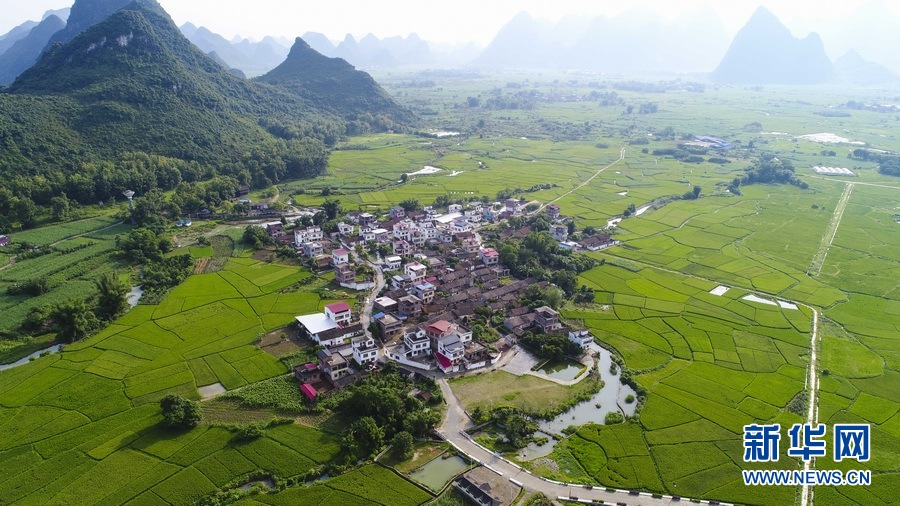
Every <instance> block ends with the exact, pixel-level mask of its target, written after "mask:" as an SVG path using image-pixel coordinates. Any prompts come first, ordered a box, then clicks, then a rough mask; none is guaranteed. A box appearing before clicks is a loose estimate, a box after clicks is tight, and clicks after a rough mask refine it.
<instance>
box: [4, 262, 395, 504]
mask: <svg viewBox="0 0 900 506" xmlns="http://www.w3.org/2000/svg"><path fill="white" fill-rule="evenodd" d="M306 276H309V273H308V272H306V271H303V270H300V269H298V268H295V267H288V266H283V265H277V264H269V263H260V262H256V261H254V260H250V259H242V258H232V259H229V261H228V263H227V265H226V266H225V269H224V270H223V271H221V272H218V273H213V274H204V275H196V276H192V277H191V278H189V279H188V280H187V281H186V282H185V283H184V284H182V285H181V286H179V287H178V288H176V289H175V290H173V291H172V293H171V294H170V295H169V296H168V297H167V298H166V299H165V300H164V301H163V302H162V303H161V304H160V305H158V306H149V305H141V306H138V307H136V308H135V309H133V310H132V311H130V312H129V313H127V314H126V315H125V316H123V317H122V318H121V319H119V320H118V321H117V322H116V323H115V324H113V325H111V326H110V327H108V328H107V329H106V330H104V331H103V332H102V333H100V334H99V335H97V336H94V337H92V338H90V339H88V340H86V341H83V342H79V343H77V344H74V345H70V346H68V347H67V348H66V349H65V350H64V351H63V352H62V353H59V354H57V355H53V356H50V357H45V358H41V359H39V360H36V361H34V362H32V363H30V364H28V365H25V366H22V367H20V368H16V369H12V370H9V371H4V372H3V373H0V392H2V393H0V406H2V408H0V465H2V467H3V469H4V472H3V473H2V476H0V497H2V498H3V501H2V502H3V503H4V504H13V503H22V504H126V503H133V504H148V503H153V504H166V503H168V504H189V503H193V502H196V501H197V500H198V499H199V498H201V497H203V496H205V495H207V494H209V493H211V492H213V491H215V490H217V489H218V488H219V487H222V486H223V485H225V484H227V483H229V482H231V481H233V480H236V479H237V478H239V477H241V476H244V475H246V474H248V473H251V472H255V471H257V470H262V471H264V472H266V473H270V474H274V475H278V476H282V477H289V476H295V475H300V474H304V473H306V472H307V471H308V470H310V469H311V468H313V467H315V466H317V465H320V464H324V463H327V462H329V461H330V460H331V459H332V458H334V456H335V455H336V454H337V452H338V449H339V445H338V441H337V439H336V436H333V435H331V434H328V433H325V432H322V431H319V430H316V429H313V428H309V427H303V426H300V425H288V426H278V427H275V428H271V429H269V430H267V432H266V435H265V436H264V437H262V438H260V439H257V440H254V441H252V442H246V443H239V442H236V441H234V434H233V433H232V432H230V431H228V430H225V429H222V428H216V427H213V426H208V425H201V426H199V427H197V428H196V429H193V430H190V431H187V432H172V431H170V430H167V429H164V428H162V427H161V425H160V420H161V415H160V409H159V404H158V401H159V399H160V398H162V397H163V396H165V395H167V394H170V393H176V394H179V395H182V396H184V397H187V398H191V399H197V398H199V393H198V391H197V387H198V386H203V385H209V384H212V383H222V384H223V385H224V386H225V387H226V388H228V389H234V388H238V387H241V386H243V385H247V384H249V383H254V382H257V381H261V380H264V379H267V378H271V377H274V376H278V375H280V374H283V373H285V372H287V369H286V367H285V366H284V365H283V364H282V363H281V362H280V361H278V359H276V358H275V357H273V356H271V355H269V354H267V353H265V352H263V351H260V350H259V349H258V348H257V347H256V346H255V345H254V343H255V341H256V340H257V338H258V336H260V335H261V334H263V333H265V332H267V331H270V330H273V329H276V328H279V327H282V326H284V325H286V324H288V323H290V322H291V321H292V320H293V318H294V316H296V315H297V314H302V313H304V312H307V313H308V312H314V311H319V310H322V308H323V305H324V304H325V303H327V302H328V301H322V300H320V299H319V297H318V296H317V295H316V294H315V293H310V292H307V291H303V290H302V289H301V290H300V291H293V292H286V293H279V291H280V290H282V289H284V288H286V287H288V286H290V285H292V284H294V283H295V282H296V281H298V280H300V279H302V278H304V277H306ZM400 481H401V482H402V480H400ZM401 485H402V483H401ZM335 486H337V485H335Z"/></svg>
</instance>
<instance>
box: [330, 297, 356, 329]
mask: <svg viewBox="0 0 900 506" xmlns="http://www.w3.org/2000/svg"><path fill="white" fill-rule="evenodd" d="M325 316H327V317H329V318H331V319H332V320H334V321H335V322H336V323H337V324H339V325H343V324H346V323H350V320H351V319H352V318H353V312H352V311H351V309H350V304H347V303H346V302H335V303H333V304H328V305H327V306H325Z"/></svg>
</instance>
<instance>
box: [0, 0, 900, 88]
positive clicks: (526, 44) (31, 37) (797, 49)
mask: <svg viewBox="0 0 900 506" xmlns="http://www.w3.org/2000/svg"><path fill="white" fill-rule="evenodd" d="M131 1H132V0H94V1H93V2H91V4H90V5H84V4H83V3H80V4H76V6H75V7H73V9H72V12H71V16H70V19H69V21H68V23H67V24H66V25H65V27H64V28H62V29H60V28H59V26H60V20H62V19H65V16H66V15H68V12H65V13H62V12H59V13H48V14H47V15H45V16H44V19H43V20H42V21H41V22H37V21H29V22H26V23H24V24H22V25H20V26H18V27H16V28H14V29H13V30H12V31H10V32H9V33H7V34H5V35H3V36H0V85H4V84H5V85H8V84H10V83H11V82H12V81H13V80H14V79H15V77H16V76H17V75H18V74H19V73H21V72H22V71H23V70H24V69H26V68H28V66H30V65H31V64H32V63H33V62H34V61H36V60H37V58H38V56H39V55H40V53H41V52H43V51H44V50H46V49H48V48H50V47H51V46H52V45H53V44H55V43H64V42H67V41H70V40H71V39H72V38H73V37H74V34H77V33H79V32H80V31H82V30H84V29H85V28H86V27H89V26H91V25H93V24H95V23H96V22H97V21H98V20H100V19H104V18H105V17H108V16H109V14H111V13H112V12H115V11H117V10H119V9H121V8H122V7H124V6H125V5H127V4H129V3H130V2H131ZM53 15H56V16H57V18H59V19H53ZM897 22H898V20H897V18H896V17H894V16H893V15H892V14H891V13H890V11H889V10H888V9H887V7H886V6H885V5H884V3H883V1H882V0H872V1H871V2H870V3H869V4H867V5H866V6H865V7H863V8H861V9H859V10H857V11H856V12H855V13H854V14H853V15H852V16H849V17H848V18H847V19H846V20H842V21H841V23H839V24H828V23H823V29H824V30H825V31H824V32H823V33H827V34H828V36H827V38H825V39H824V40H825V41H824V42H823V38H822V37H820V36H819V35H817V33H810V34H809V35H807V36H805V37H803V38H797V37H795V36H793V35H792V34H791V32H790V31H789V30H788V29H787V27H786V26H785V25H784V24H783V23H782V22H781V21H780V20H779V19H778V18H777V17H776V16H775V15H773V14H772V13H771V12H769V11H768V10H766V9H765V8H760V9H758V10H757V11H756V12H755V13H754V14H753V16H752V17H751V18H750V20H749V21H748V22H747V24H746V25H745V26H744V28H742V29H741V30H740V32H738V34H737V35H736V36H735V37H734V38H733V40H729V36H728V34H727V32H726V31H725V29H724V27H723V25H722V23H721V21H720V20H719V19H718V17H717V16H716V14H715V12H714V11H713V10H712V9H710V8H708V7H704V8H701V9H698V10H696V11H693V12H688V13H685V14H683V15H681V16H680V17H678V18H676V19H674V20H665V19H662V18H660V17H659V16H657V15H655V14H654V13H653V12H650V11H647V10H641V9H637V8H634V9H631V10H628V11H625V12H623V13H621V14H618V15H616V16H613V17H604V16H601V17H596V18H590V17H583V16H581V17H579V16H567V17H564V18H562V19H560V20H559V21H557V22H555V23H551V22H548V21H545V20H539V19H534V18H532V17H531V16H529V15H528V14H526V13H524V12H523V13H520V14H518V15H516V16H515V17H514V18H513V19H512V20H510V21H509V22H508V23H507V24H506V25H505V26H503V27H502V28H501V29H500V30H499V32H498V33H497V35H496V36H495V37H494V39H493V40H492V41H491V43H490V44H489V45H488V46H487V47H486V48H484V49H483V50H481V49H479V48H477V47H476V46H474V44H466V45H446V44H444V45H442V44H434V43H431V42H428V41H425V40H423V39H422V38H420V37H419V36H418V35H417V34H415V33H413V34H410V35H408V36H406V37H399V36H395V37H387V38H378V37H376V36H374V35H372V34H368V35H366V36H364V37H362V38H360V39H357V38H355V37H354V36H352V35H349V34H348V35H346V36H345V37H344V38H343V39H342V40H339V41H335V40H331V39H329V38H328V37H326V36H325V35H323V34H321V33H317V32H307V33H305V34H304V35H303V37H302V38H303V40H304V41H305V43H306V44H308V45H309V47H310V48H312V49H314V50H315V51H317V52H319V53H321V54H323V55H325V56H328V57H334V58H341V59H343V60H345V61H346V62H348V63H350V64H351V65H353V66H355V67H357V68H362V69H378V68H380V69H390V68H396V67H403V66H419V67H458V66H473V67H482V68H509V69H515V68H518V69H581V70H588V71H597V72H606V73H639V72H653V73H693V74H707V73H711V74H710V77H711V78H712V80H714V81H716V82H720V83H736V84H770V83H771V84H774V83H782V84H815V83H821V82H828V81H831V80H840V81H845V82H853V83H857V84H879V83H885V82H891V81H895V80H896V79H897V77H896V73H898V72H900V53H898V52H896V51H894V50H893V48H896V47H900V31H898V30H896V29H895V27H896V24H897ZM180 30H181V32H182V33H183V34H184V36H185V37H187V38H188V39H189V40H190V41H191V42H192V43H193V44H194V45H195V46H197V47H198V48H200V49H201V50H202V51H203V52H204V53H206V54H208V55H211V56H212V57H213V59H215V60H216V61H218V62H219V63H220V64H221V65H222V66H224V67H225V68H226V69H228V70H231V71H232V73H234V74H235V75H239V76H240V75H245V76H250V77H254V76H260V75H262V74H265V73H266V72H269V71H271V70H272V69H274V68H276V67H277V66H279V65H281V64H282V63H283V62H284V61H285V59H286V58H287V56H288V53H289V51H290V49H291V45H292V42H291V41H290V40H287V39H282V38H275V37H265V38H264V39H262V40H261V41H251V40H249V39H243V38H240V37H237V38H235V39H232V40H228V39H226V38H225V37H222V36H221V35H218V34H216V33H214V32H212V31H211V30H209V29H207V28H205V27H198V26H195V25H193V24H191V23H186V24H184V25H182V26H181V28H180ZM51 32H53V33H52V34H51ZM886 42H887V43H886ZM838 50H839V52H835V51H838ZM826 51H829V52H830V53H831V54H832V55H833V57H836V56H838V55H842V59H835V60H834V63H832V60H830V59H829V57H828V54H827V53H826ZM843 56H847V58H843ZM841 60H842V61H841ZM875 62H879V63H881V64H883V65H879V63H875Z"/></svg>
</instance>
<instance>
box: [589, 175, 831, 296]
mask: <svg viewBox="0 0 900 506" xmlns="http://www.w3.org/2000/svg"><path fill="white" fill-rule="evenodd" d="M767 190H768V189H767ZM770 192H771V193H772V194H773V195H774V197H771V198H770V194H769V193H763V192H762V191H761V190H759V189H755V188H753V187H751V188H750V189H749V190H748V192H747V193H748V196H747V197H742V198H741V200H734V199H726V198H717V197H709V198H706V199H704V200H705V202H704V203H703V205H702V206H700V205H698V204H697V203H696V202H690V201H675V202H672V203H670V204H667V205H666V207H665V208H663V210H662V211H656V212H651V213H647V214H645V215H642V216H640V217H637V218H632V219H628V220H625V221H623V222H622V223H621V224H620V227H621V228H622V229H623V231H624V232H625V233H623V234H621V236H620V238H621V239H622V240H624V241H626V243H627V244H628V246H629V247H628V248H613V249H610V250H607V251H605V252H603V253H602V254H597V256H598V257H606V258H608V257H609V256H610V255H614V256H618V257H621V258H625V259H629V260H636V261H640V262H644V263H647V264H651V265H655V266H659V267H664V268H667V269H672V270H676V271H679V272H683V273H686V274H692V275H695V276H699V277H703V278H706V279H715V280H717V281H720V282H723V283H727V284H730V285H731V286H738V287H743V288H747V289H751V290H759V291H762V292H764V293H768V294H771V295H778V296H780V297H782V298H786V299H789V300H796V301H800V302H805V303H807V304H813V305H818V306H829V305H832V304H834V303H836V302H838V301H841V300H845V299H846V296H845V295H844V294H843V293H842V292H841V291H840V290H838V289H836V288H832V287H830V286H828V285H826V284H823V283H822V282H820V281H817V280H815V279H812V278H810V277H808V276H807V275H806V273H805V271H806V267H807V266H808V265H809V260H810V259H811V258H812V255H814V254H815V251H816V249H817V247H818V244H819V241H820V240H821V234H819V235H816V234H817V233H818V232H817V231H818V230H820V229H821V232H822V233H824V229H825V227H826V226H827V223H828V221H829V220H830V215H827V216H826V214H827V213H823V212H819V211H821V208H818V206H817V209H812V208H811V207H810V210H809V212H806V211H803V212H798V213H795V214H796V215H797V216H796V217H795V218H793V219H791V220H788V221H787V222H784V220H782V222H783V223H781V224H780V225H777V226H776V222H777V221H778V219H779V218H780V217H782V216H783V214H784V208H785V207H790V206H795V205H797V206H799V205H801V204H800V203H799V202H802V203H803V204H809V203H810V202H816V201H819V202H827V201H828V198H827V197H821V196H818V197H816V196H812V195H810V196H803V197H802V198H801V197H797V196H795V195H792V194H789V193H787V190H784V189H775V190H770ZM751 196H752V197H753V198H750V197H751ZM797 199H801V200H799V201H798V200H797ZM816 199H818V200H816ZM823 205H827V204H824V203H823ZM658 215H659V218H658V217H657V216H658ZM760 216H762V218H760ZM758 219H763V220H767V223H769V226H762V227H760V226H758V225H754V223H756V220H758ZM763 231H765V232H763ZM770 232H771V234H775V237H776V239H777V237H779V236H780V237H782V239H785V240H786V238H790V240H789V241H788V242H783V241H778V240H773V239H771V236H770ZM807 256H808V258H807Z"/></svg>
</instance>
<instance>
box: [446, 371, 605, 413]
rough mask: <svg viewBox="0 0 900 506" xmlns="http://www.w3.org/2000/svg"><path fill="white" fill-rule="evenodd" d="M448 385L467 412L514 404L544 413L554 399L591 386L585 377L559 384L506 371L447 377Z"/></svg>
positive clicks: (559, 402) (526, 409)
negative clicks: (570, 382)
mask: <svg viewBox="0 0 900 506" xmlns="http://www.w3.org/2000/svg"><path fill="white" fill-rule="evenodd" d="M450 386H451V387H452V388H453V392H454V393H455V394H456V396H457V397H458V398H459V401H460V403H462V405H463V406H465V408H466V409H467V410H468V411H469V412H471V411H472V410H474V409H475V408H476V407H480V408H482V409H491V408H492V407H498V406H515V407H517V408H520V409H522V410H523V411H525V412H528V413H543V412H544V411H546V410H547V409H548V408H550V409H552V407H553V404H554V403H555V404H557V405H559V404H561V403H562V402H563V401H564V400H565V399H566V398H568V397H571V396H575V395H577V394H578V393H579V392H582V391H586V390H589V389H590V388H591V387H592V385H591V384H590V383H589V382H587V381H582V382H579V383H577V384H575V385H572V386H562V385H559V384H557V383H553V382H551V381H547V380H544V379H541V378H537V377H534V376H531V375H525V376H516V375H514V374H510V373H508V372H506V371H493V372H488V373H480V374H475V375H473V376H464V377H460V378H455V379H452V380H450Z"/></svg>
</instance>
